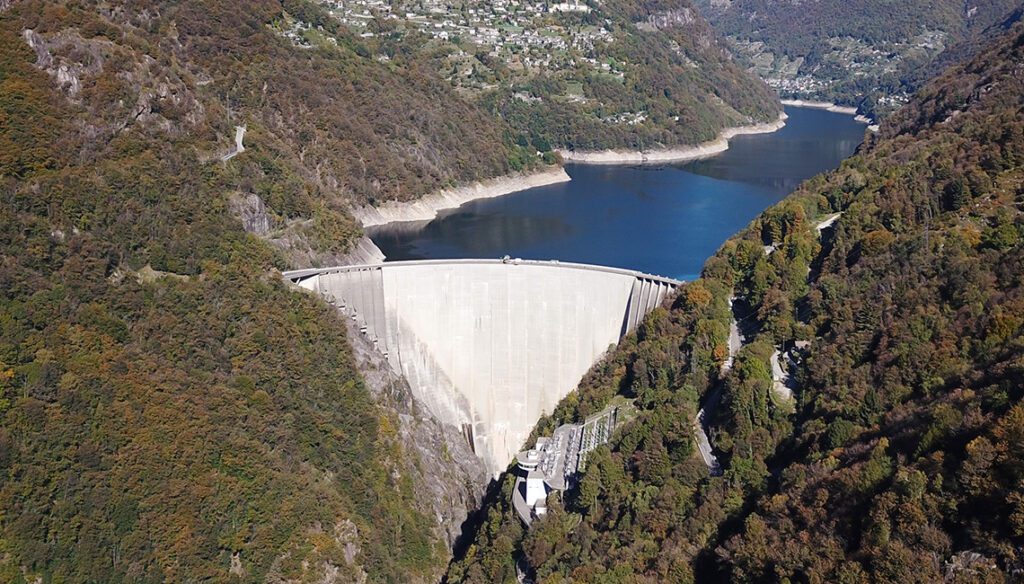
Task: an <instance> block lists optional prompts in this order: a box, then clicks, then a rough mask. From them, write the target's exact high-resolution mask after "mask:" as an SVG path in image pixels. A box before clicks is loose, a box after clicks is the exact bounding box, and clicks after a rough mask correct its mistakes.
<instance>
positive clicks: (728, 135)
mask: <svg viewBox="0 0 1024 584" xmlns="http://www.w3.org/2000/svg"><path fill="white" fill-rule="evenodd" d="M786 117H787V116H786V113H785V112H782V113H780V114H779V118H778V119H777V120H776V121H774V122H765V123H762V124H753V125H749V126H738V127H735V128H726V129H725V130H722V132H721V133H720V134H719V135H718V138H716V139H714V140H711V141H709V142H703V143H701V144H697V145H696V146H680V147H675V148H664V149H659V150H647V151H637V150H582V151H570V150H558V153H559V154H560V155H561V156H562V160H564V161H566V162H572V163H577V164H658V163H669V162H689V161H691V160H699V159H701V158H709V157H711V156H714V155H716V154H721V153H722V152H725V151H726V150H728V149H729V140H731V139H732V138H735V137H736V136H744V135H751V134H770V133H772V132H777V131H779V130H781V129H782V128H783V127H784V126H785V125H786Z"/></svg>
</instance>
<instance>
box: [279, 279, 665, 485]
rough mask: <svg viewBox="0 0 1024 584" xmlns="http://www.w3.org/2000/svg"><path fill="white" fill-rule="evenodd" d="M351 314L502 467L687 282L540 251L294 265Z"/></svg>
mask: <svg viewBox="0 0 1024 584" xmlns="http://www.w3.org/2000/svg"><path fill="white" fill-rule="evenodd" d="M284 277H285V278H287V279H288V280H290V281H292V282H293V283H295V284H297V285H298V286H300V287H302V288H305V289H308V290H312V291H314V292H316V293H319V294H321V295H322V296H324V297H325V298H326V299H327V300H328V301H329V302H331V303H332V304H334V305H335V306H337V307H338V308H339V309H340V310H341V311H342V312H344V313H345V314H346V315H347V316H349V317H351V318H353V319H354V320H355V321H356V322H357V324H358V325H359V327H360V330H361V331H362V332H363V333H364V334H366V335H367V337H368V338H369V339H370V340H371V341H372V342H373V343H374V346H375V347H376V348H377V349H378V350H379V351H381V352H382V353H383V354H384V355H385V356H386V357H387V361H388V363H389V365H390V366H391V368H392V369H393V370H394V371H395V372H396V373H399V374H401V375H403V376H404V377H405V378H406V379H407V380H408V381H409V385H410V386H411V387H412V391H413V393H414V395H415V396H416V397H417V399H419V400H420V401H421V402H422V403H424V404H425V405H426V407H427V408H429V409H430V411H431V413H432V414H433V415H434V416H435V417H437V418H438V419H439V420H441V421H442V422H445V423H449V424H453V425H455V426H456V427H459V428H461V429H462V431H463V433H464V434H465V436H466V438H467V440H468V441H469V443H470V444H471V445H472V446H473V449H474V451H475V452H476V453H477V455H478V456H479V457H480V458H481V459H482V460H483V461H484V462H485V463H486V464H487V467H488V471H490V472H491V473H492V474H497V473H498V472H500V471H502V470H504V469H505V468H506V467H507V465H508V464H509V463H510V462H511V461H512V459H513V457H514V456H515V453H516V452H518V451H519V450H520V449H521V447H522V446H523V443H524V442H525V440H526V439H527V437H528V436H529V434H530V432H531V431H532V430H533V427H534V425H535V424H536V423H537V420H538V419H540V417H541V415H543V414H545V413H551V412H552V411H553V410H554V408H555V406H556V405H557V404H558V402H559V401H560V400H561V399H562V398H564V397H565V396H566V395H567V394H568V393H569V392H570V391H572V390H573V389H575V388H576V386H577V385H578V384H579V382H580V380H581V379H582V377H583V375H584V374H585V373H586V372H587V370H589V369H590V367H591V366H592V365H593V364H594V363H595V362H596V361H597V360H598V359H600V358H601V356H602V355H604V353H605V352H606V351H607V350H608V348H609V347H610V346H613V345H614V344H616V343H617V342H618V341H619V339H621V338H622V337H623V336H624V335H626V334H628V333H629V332H631V331H632V330H633V329H634V328H635V327H636V326H637V325H638V324H639V323H640V322H641V320H642V319H643V317H644V315H646V314H647V313H648V312H650V311H651V310H653V309H654V308H655V307H656V306H658V305H660V304H661V302H662V301H663V300H664V299H665V298H666V297H667V296H668V295H669V294H670V293H671V292H672V291H674V290H675V289H676V288H677V287H678V286H679V285H680V284H681V282H679V281H678V280H673V279H670V278H664V277H661V276H654V275H651V274H644V273H641V272H635V271H631V270H623V269H618V268H609V267H604V266H594V265H586V264H575V263H564V262H558V261H533V260H518V259H516V260H511V259H505V260H422V261H401V262H388V263H383V264H373V265H361V266H341V267H334V268H319V269H307V270H295V271H291V272H285V273H284Z"/></svg>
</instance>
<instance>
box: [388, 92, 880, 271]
mask: <svg viewBox="0 0 1024 584" xmlns="http://www.w3.org/2000/svg"><path fill="white" fill-rule="evenodd" d="M786 111H787V113H788V114H789V116H790V117H789V120H788V122H787V124H786V127H785V128H783V129H782V130H780V131H778V132H775V133H773V134H761V135H754V136H739V137H737V138H735V139H733V140H732V142H731V146H730V148H729V150H728V151H726V152H724V153H722V154H720V155H718V156H716V157H714V158H710V159H707V160H701V161H697V162H691V163H686V164H681V165H670V166H661V167H640V166H589V165H567V166H566V170H567V171H568V173H569V175H570V176H571V177H572V181H571V182H568V183H563V184H557V185H551V186H546V187H539V188H535V189H530V190H527V191H522V192H519V193H513V194H510V195H506V196H503V197H497V198H494V199H485V200H480V201H473V202H470V203H467V204H466V205H463V206H462V207H459V208H458V209H453V210H450V211H446V212H443V213H442V215H441V216H440V217H438V218H437V219H435V220H434V221H431V222H430V223H428V224H426V225H423V224H419V225H412V224H406V225H398V226H386V227H382V228H378V229H376V230H374V231H372V232H371V233H370V236H371V238H372V239H373V240H374V242H375V243H376V244H377V245H378V246H379V247H380V248H381V250H383V251H384V254H385V255H386V256H387V257H388V260H392V261H394V260H406V259H427V258H431V259H432V258H498V257H502V256H504V255H509V256H511V257H521V258H524V259H557V260H562V261H573V262H583V263H591V264H602V265H608V266H616V267H622V268H630V269H634V270H641V271H644V272H650V273H654V274H660V275H665V276H671V277H675V278H681V279H686V280H689V279H693V278H696V277H697V276H698V275H699V273H700V270H701V267H702V266H703V264H704V261H705V260H706V259H707V258H708V257H709V256H711V255H712V254H713V253H714V252H715V251H716V250H717V249H718V248H719V246H721V245H722V243H723V242H724V241H725V240H726V239H728V238H729V237H730V236H732V235H733V234H735V233H736V232H737V231H739V230H740V229H742V228H743V227H745V226H746V225H747V224H749V223H750V221H751V220H752V219H754V217H756V216H757V215H758V213H760V212H761V211H763V210H764V209H766V208H767V207H769V206H771V205H772V204H774V203H776V202H778V201H779V200H781V199H782V198H783V197H785V196H786V195H787V194H789V193H790V192H792V191H793V190H794V189H795V188H796V187H797V185H799V184H800V182H802V181H803V180H805V179H807V178H810V177H811V176H814V175H816V174H818V173H820V172H822V171H826V170H830V169H833V168H836V167H838V166H839V163H840V162H841V161H842V160H843V159H844V158H846V157H848V156H849V155H850V154H852V153H853V151H854V149H856V147H857V146H858V145H859V144H860V142H861V139H862V138H863V135H864V129H865V127H864V125H863V124H859V123H857V122H855V121H853V118H851V117H850V116H846V115H841V114H833V113H829V112H826V111H822V110H813V109H801V108H787V110H786Z"/></svg>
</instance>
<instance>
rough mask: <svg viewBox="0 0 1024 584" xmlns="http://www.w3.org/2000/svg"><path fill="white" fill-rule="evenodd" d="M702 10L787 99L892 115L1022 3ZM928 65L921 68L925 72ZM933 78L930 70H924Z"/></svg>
mask: <svg viewBox="0 0 1024 584" xmlns="http://www.w3.org/2000/svg"><path fill="white" fill-rule="evenodd" d="M697 4H698V6H699V8H700V9H701V12H702V13H703V14H704V15H705V16H706V17H707V18H708V19H709V20H711V22H712V23H713V24H714V25H715V27H716V29H717V30H718V31H719V32H720V33H721V34H723V35H725V36H727V37H728V38H729V39H730V41H731V42H732V43H733V44H734V46H735V48H736V49H737V52H738V53H739V54H740V55H743V56H744V58H745V59H746V60H747V61H748V63H749V65H750V66H751V67H752V69H753V70H754V71H756V72H757V73H758V74H759V75H761V76H762V77H763V78H765V79H766V80H768V82H769V84H771V85H772V86H774V87H776V88H777V89H779V91H780V93H781V94H782V95H783V96H784V97H791V98H802V99H817V100H824V101H830V102H836V103H840V104H843V105H852V106H859V107H860V109H861V111H862V112H864V113H867V114H869V115H878V114H886V113H889V112H891V111H892V110H893V109H895V106H898V105H900V104H902V103H903V101H905V99H906V98H907V97H908V95H909V94H910V93H913V91H915V90H916V89H917V88H918V87H920V85H921V84H923V83H924V82H926V81H928V80H929V79H930V78H931V77H933V76H934V75H936V74H938V73H939V72H941V69H935V68H933V66H932V63H933V62H934V61H936V60H938V61H939V62H942V63H944V66H948V65H950V64H952V62H953V57H963V58H969V57H970V56H972V55H973V54H974V53H973V51H970V52H969V51H968V50H966V49H970V48H975V49H976V48H978V45H979V44H980V43H987V42H988V41H989V40H990V39H991V38H992V37H993V36H994V35H993V34H991V33H989V32H988V29H989V27H992V26H998V25H999V24H1001V23H1002V22H1003V21H1004V20H1005V19H1006V18H1007V17H1008V16H1010V15H1011V13H1012V12H1013V11H1014V10H1015V9H1016V8H1019V7H1020V5H1021V3H1020V1H1019V0H972V1H968V2H963V1H961V0H941V1H927V2H926V1H909V2H891V1H889V0H867V1H862V2H844V1H841V0H818V1H814V2H791V1H789V0H736V1H735V2H715V1H712V0H698V2H697ZM922 72H924V73H925V74H922ZM926 75H927V76H926Z"/></svg>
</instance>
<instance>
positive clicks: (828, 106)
mask: <svg viewBox="0 0 1024 584" xmlns="http://www.w3.org/2000/svg"><path fill="white" fill-rule="evenodd" d="M780 103H781V104H782V105H788V106H790V107H806V108H810V109H820V110H825V111H827V112H832V113H834V114H846V115H850V116H855V119H856V117H864V116H857V108H855V107H850V106H845V105H836V104H834V103H832V102H830V101H809V100H806V99H783V100H780ZM857 121H858V122H859V121H861V120H857Z"/></svg>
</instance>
